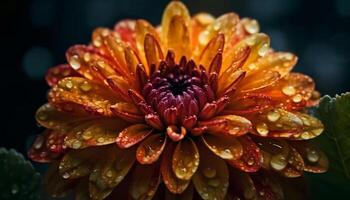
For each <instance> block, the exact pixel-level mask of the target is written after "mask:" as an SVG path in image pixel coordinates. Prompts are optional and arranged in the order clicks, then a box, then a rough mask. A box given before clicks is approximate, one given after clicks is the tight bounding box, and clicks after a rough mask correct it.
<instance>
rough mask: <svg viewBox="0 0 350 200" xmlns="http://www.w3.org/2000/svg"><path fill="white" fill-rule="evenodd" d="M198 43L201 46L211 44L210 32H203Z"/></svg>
mask: <svg viewBox="0 0 350 200" xmlns="http://www.w3.org/2000/svg"><path fill="white" fill-rule="evenodd" d="M198 41H199V43H200V44H201V45H206V44H207V43H208V42H209V32H208V31H203V32H201V33H200V34H199V36H198Z"/></svg>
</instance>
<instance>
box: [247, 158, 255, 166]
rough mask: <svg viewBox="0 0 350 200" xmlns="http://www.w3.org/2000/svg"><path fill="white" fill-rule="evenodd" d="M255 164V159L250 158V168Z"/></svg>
mask: <svg viewBox="0 0 350 200" xmlns="http://www.w3.org/2000/svg"><path fill="white" fill-rule="evenodd" d="M254 163H255V162H254V159H253V158H249V160H248V162H247V164H248V165H249V166H252V165H253V164H254Z"/></svg>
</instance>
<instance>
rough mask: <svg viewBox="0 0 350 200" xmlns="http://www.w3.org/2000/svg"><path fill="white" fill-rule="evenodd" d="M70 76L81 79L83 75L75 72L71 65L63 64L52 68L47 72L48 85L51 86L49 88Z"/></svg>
mask: <svg viewBox="0 0 350 200" xmlns="http://www.w3.org/2000/svg"><path fill="white" fill-rule="evenodd" d="M68 76H78V77H80V76H81V75H80V74H78V73H77V72H76V71H74V69H73V68H72V67H71V66H70V65H68V64H62V65H58V66H55V67H52V68H50V69H49V70H48V71H47V74H46V76H45V79H46V82H47V84H49V86H54V85H56V84H57V83H58V81H60V80H61V79H63V78H65V77H68Z"/></svg>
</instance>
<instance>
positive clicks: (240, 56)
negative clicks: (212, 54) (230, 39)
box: [219, 46, 251, 79]
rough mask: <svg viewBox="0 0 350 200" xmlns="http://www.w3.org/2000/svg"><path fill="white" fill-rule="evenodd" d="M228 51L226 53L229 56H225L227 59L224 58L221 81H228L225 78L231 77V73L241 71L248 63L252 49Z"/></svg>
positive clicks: (244, 48)
mask: <svg viewBox="0 0 350 200" xmlns="http://www.w3.org/2000/svg"><path fill="white" fill-rule="evenodd" d="M228 51H229V52H228V53H226V54H227V55H226V54H225V57H223V61H222V67H221V70H220V73H219V75H220V79H226V78H225V77H227V76H229V75H230V73H233V72H234V71H236V70H237V69H240V68H241V67H242V66H243V65H244V64H245V62H246V61H247V58H248V57H249V55H250V51H251V49H250V47H249V46H245V47H241V48H239V49H234V48H231V49H229V50H228Z"/></svg>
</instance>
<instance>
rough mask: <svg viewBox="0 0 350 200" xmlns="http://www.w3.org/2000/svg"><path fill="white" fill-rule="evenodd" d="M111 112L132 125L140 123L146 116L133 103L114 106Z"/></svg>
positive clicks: (120, 103) (121, 103)
mask: <svg viewBox="0 0 350 200" xmlns="http://www.w3.org/2000/svg"><path fill="white" fill-rule="evenodd" d="M111 110H112V112H113V113H114V114H115V115H116V116H118V117H120V118H121V119H124V120H126V121H128V122H131V123H140V122H143V120H144V116H143V115H142V114H141V113H140V111H139V110H138V109H137V108H136V106H135V104H132V103H126V102H119V103H116V104H114V105H112V106H111Z"/></svg>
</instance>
